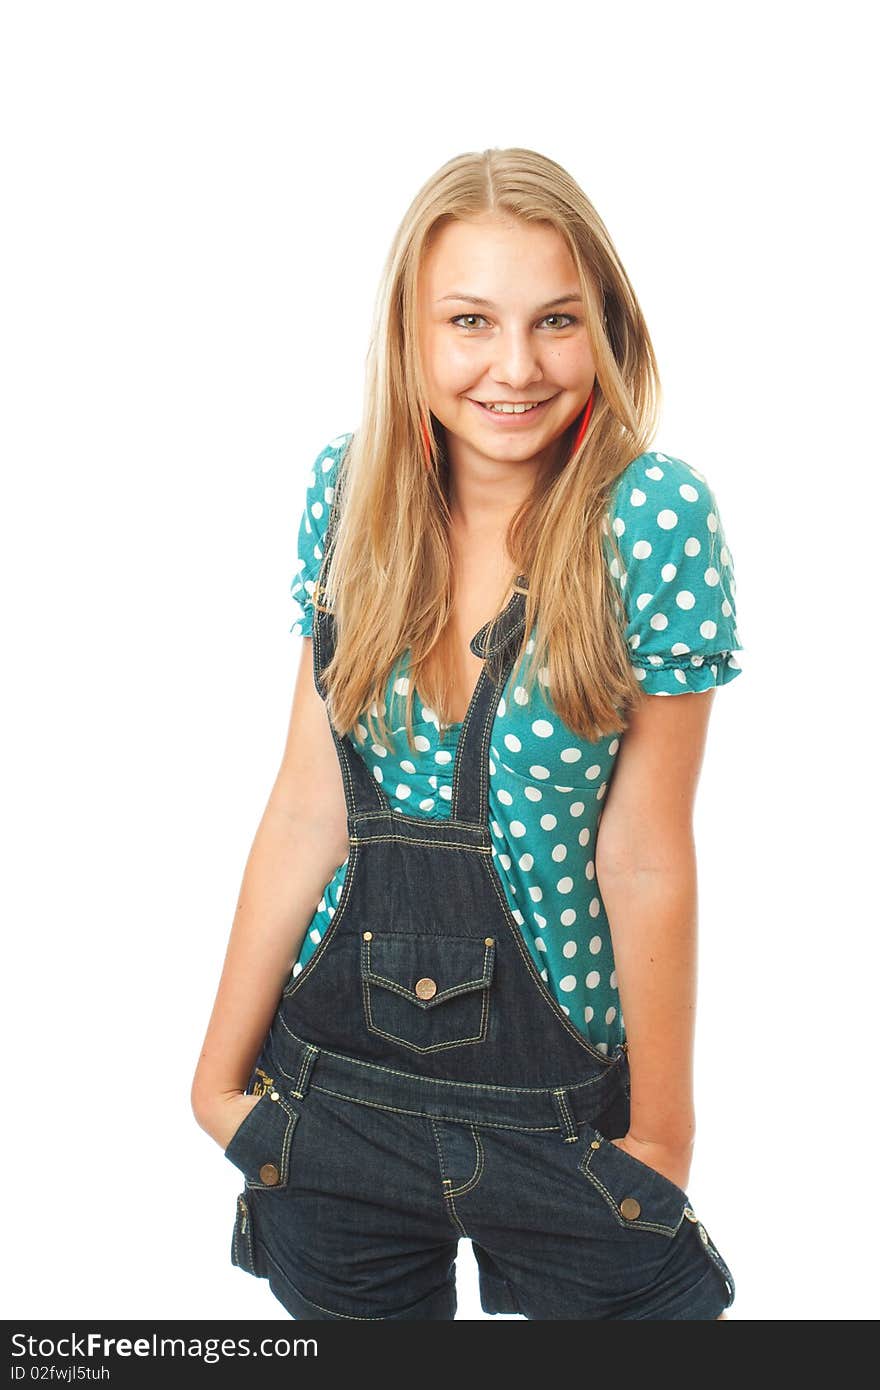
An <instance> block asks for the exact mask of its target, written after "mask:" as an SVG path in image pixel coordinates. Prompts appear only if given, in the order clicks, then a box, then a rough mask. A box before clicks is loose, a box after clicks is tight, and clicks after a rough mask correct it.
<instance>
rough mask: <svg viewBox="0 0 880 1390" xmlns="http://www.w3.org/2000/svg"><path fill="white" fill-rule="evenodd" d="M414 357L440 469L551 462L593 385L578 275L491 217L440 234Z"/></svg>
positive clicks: (562, 251)
mask: <svg viewBox="0 0 880 1390" xmlns="http://www.w3.org/2000/svg"><path fill="white" fill-rule="evenodd" d="M419 347H420V352H421V357H422V364H423V369H424V373H425V380H426V388H427V393H428V405H429V407H430V409H431V411H432V412H433V413H434V415H436V417H437V419H438V420H439V421H440V422H441V424H442V425H443V426H444V428H445V430H446V444H447V453H448V455H449V458H450V461H451V462H453V463H455V462H457V461H462V460H465V459H470V460H471V461H476V460H477V458H481V459H483V460H485V459H492V460H494V461H495V462H506V463H525V462H532V463H538V462H540V461H542V460H549V459H551V458H552V457H553V455H554V453H555V451H556V449H557V447H558V441H559V439H560V436H561V435H562V434H563V433H564V432H565V430H566V429H567V428H568V427H569V425H571V424H572V423H573V422H574V421H575V420H576V419H577V417H578V416H579V414H580V412H581V411H582V410H583V408H584V406H585V405H586V402H587V398H588V397H589V394H590V391H591V390H592V389H593V384H594V382H595V379H596V367H595V362H594V359H593V352H592V347H591V344H590V339H589V335H588V333H587V328H586V322H585V318H584V307H583V304H582V302H581V297H580V286H579V284H578V276H577V271H576V268H575V264H574V261H573V260H572V257H571V254H570V252H569V250H568V247H567V246H566V244H565V242H564V241H563V239H562V237H561V236H560V234H559V233H558V232H557V231H556V230H555V228H552V227H547V226H540V225H536V224H529V223H525V222H520V221H518V220H513V219H507V218H499V217H496V216H490V215H486V216H484V217H481V218H479V219H478V220H475V221H473V222H461V221H455V222H449V223H447V224H446V225H445V226H443V227H442V228H441V229H440V231H439V232H438V233H437V234H436V237H435V239H434V241H433V243H432V245H431V246H430V249H429V250H428V251H427V252H426V254H425V256H424V258H423V261H422V265H421V268H420V274H419ZM487 403H490V404H501V405H504V404H506V405H508V406H510V405H511V404H514V403H516V404H519V403H529V404H531V405H533V406H535V408H533V409H530V410H526V411H525V412H524V413H519V412H517V413H513V414H510V413H501V412H498V411H492V410H490V409H488V408H487Z"/></svg>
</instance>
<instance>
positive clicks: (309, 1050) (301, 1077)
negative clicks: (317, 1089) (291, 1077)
mask: <svg viewBox="0 0 880 1390" xmlns="http://www.w3.org/2000/svg"><path fill="white" fill-rule="evenodd" d="M318 1051H319V1049H318V1048H317V1047H315V1045H314V1043H306V1045H305V1051H304V1052H303V1055H302V1061H301V1063H300V1068H299V1072H298V1074H297V1078H296V1085H295V1086H291V1088H290V1094H291V1095H292V1096H296V1098H297V1100H303V1099H304V1098H305V1095H306V1093H307V1091H308V1089H309V1083H310V1082H311V1078H312V1067H313V1066H314V1065H315V1062H316V1061H317V1060H318Z"/></svg>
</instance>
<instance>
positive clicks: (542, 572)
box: [314, 148, 660, 749]
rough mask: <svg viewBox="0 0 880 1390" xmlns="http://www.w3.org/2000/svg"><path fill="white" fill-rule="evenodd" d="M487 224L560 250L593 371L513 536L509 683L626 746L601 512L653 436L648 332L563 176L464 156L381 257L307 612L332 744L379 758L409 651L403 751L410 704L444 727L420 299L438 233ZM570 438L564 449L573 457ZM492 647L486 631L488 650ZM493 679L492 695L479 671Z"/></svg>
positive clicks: (617, 613)
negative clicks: (326, 629)
mask: <svg viewBox="0 0 880 1390" xmlns="http://www.w3.org/2000/svg"><path fill="white" fill-rule="evenodd" d="M486 214H491V215H495V216H502V217H506V218H519V219H521V220H522V221H524V222H529V223H538V224H543V225H547V226H550V227H554V228H556V230H557V231H558V232H559V234H560V235H561V236H562V238H563V239H564V241H565V243H566V245H567V247H568V249H569V251H570V253H571V256H572V259H573V260H574V264H575V267H576V270H577V274H578V278H579V281H580V286H581V294H582V296H583V306H584V314H585V322H586V326H587V330H588V332H589V336H590V341H591V344H592V349H593V358H594V361H595V364H596V385H595V388H594V389H595V405H594V409H593V414H592V418H591V420H590V425H589V428H588V430H587V433H586V436H585V438H584V440H583V442H582V444H581V446H580V447H579V449H578V451H577V454H576V455H575V456H574V457H571V458H569V457H568V453H567V452H565V451H564V452H563V453H562V455H561V457H562V460H563V462H562V464H561V465H560V466H558V467H557V468H556V469H555V470H554V471H552V472H551V473H549V474H547V475H546V476H544V477H543V478H542V479H541V481H540V483H539V484H537V485H536V487H535V488H534V489H533V492H532V494H531V496H530V497H529V498H528V499H527V500H526V502H525V503H523V505H522V506H521V507H520V508H519V509H518V511H517V513H516V515H515V516H514V517H513V519H512V520H511V523H510V526H509V528H508V536H507V548H508V551H509V553H510V555H511V556H512V557H513V558H514V560H515V562H516V568H515V571H514V573H515V574H524V575H527V576H528V580H529V587H528V593H527V597H526V600H525V603H526V607H525V630H524V632H523V636H522V641H521V643H520V646H519V650H518V653H517V656H516V659H515V666H514V670H515V672H516V673H518V675H519V680H520V683H521V684H524V685H525V688H526V690H527V691H528V692H531V690H532V689H533V687H534V683H535V680H536V679H537V673H538V671H539V670H540V669H541V668H542V667H546V673H545V675H544V676H542V680H543V681H544V683H545V684H546V685H547V686H548V688H549V691H552V704H553V707H554V709H555V711H556V712H557V714H558V716H559V717H560V718H561V719H562V720H563V721H564V723H565V724H566V725H567V726H568V727H569V728H570V729H571V730H572V731H573V732H574V733H576V734H578V735H580V736H581V737H583V738H587V739H590V740H593V741H595V740H597V739H599V738H601V737H604V736H605V735H608V734H611V733H619V732H621V731H622V730H623V729H624V728H625V727H626V721H627V717H628V715H629V712H630V710H631V709H632V708H633V706H634V705H635V704H636V703H637V702H638V700H639V699H640V695H641V692H640V683H639V681H638V680H637V678H636V676H635V674H634V672H633V670H632V667H631V665H630V660H629V657H630V652H629V649H628V647H627V644H626V640H625V628H626V616H625V612H624V608H623V604H622V601H621V595H620V593H619V592H618V590H617V588H616V586H615V583H614V580H613V578H612V577H611V575H610V574H609V569H608V559H607V556H606V554H605V553H604V546H606V545H607V546H608V547H610V549H611V551H612V552H613V554H614V556H615V557H616V566H612V567H613V568H614V569H615V572H617V573H621V574H622V573H625V568H626V567H625V565H624V563H623V559H622V556H621V554H620V551H619V547H618V545H617V541H616V537H615V536H614V534H613V528H610V527H609V525H608V521H607V510H608V507H609V503H610V498H611V493H612V492H613V488H614V484H615V482H616V480H617V479H618V477H619V476H620V474H621V473H622V472H623V470H624V469H625V468H626V466H627V465H628V464H629V463H630V462H631V461H632V460H633V459H634V458H636V457H638V455H639V454H641V453H643V452H645V451H646V450H647V448H648V445H649V443H650V440H651V439H652V438H653V436H654V433H655V430H656V426H657V416H658V411H659V400H660V384H659V377H658V372H657V364H656V359H655V356H654V350H653V347H652V344H651V340H650V337H649V334H648V329H647V325H646V323H645V320H644V317H643V315H642V311H641V309H640V307H639V304H638V302H637V300H636V296H635V293H634V291H633V288H632V285H631V284H630V282H629V279H628V278H627V275H626V272H625V270H624V268H623V266H622V265H621V263H620V260H619V258H618V256H617V253H616V251H615V249H614V246H613V245H612V242H611V238H610V236H609V234H608V231H607V230H606V228H605V225H604V223H603V222H602V220H601V218H600V217H599V214H598V213H597V212H596V210H595V208H594V207H593V205H592V204H591V203H590V201H589V199H588V198H587V197H586V195H585V194H584V193H583V192H582V190H581V189H580V188H579V187H578V185H577V183H575V181H574V179H573V178H572V177H571V175H570V174H568V173H567V172H566V171H565V169H563V168H562V167H561V166H560V165H559V164H556V163H555V162H554V161H553V160H552V159H548V158H547V157H546V156H544V155H540V154H537V153H536V152H535V151H534V150H528V149H518V148H514V149H503V150H502V149H489V150H484V151H483V152H481V153H469V154H462V155H458V156H457V157H456V158H454V159H451V160H450V161H449V162H448V163H446V164H444V165H443V166H442V168H440V169H438V170H437V172H436V173H435V174H434V175H433V176H432V177H431V178H429V179H428V181H427V182H426V183H425V184H424V185H423V187H422V188H421V189H420V190H419V192H418V193H417V194H416V196H415V198H414V199H413V201H412V203H411V205H410V207H409V208H408V210H407V212H406V214H405V216H404V218H403V220H402V222H401V224H400V226H399V228H398V230H397V233H396V235H395V237H394V240H393V242H392V245H391V248H390V251H389V253H388V257H387V260H386V263H385V266H384V269H383V273H382V277H381V281H380V285H379V290H378V294H377V298H376V305H375V312H374V319H373V327H372V333H371V337H370V343H369V348H368V352H367V359H366V375H365V389H364V401H363V418H362V420H361V423H360V426H359V428H358V429H357V430H356V431H355V432H354V435H353V437H352V439H351V440H350V442H349V446H348V448H347V450H346V453H345V457H344V458H343V460H342V462H341V464H340V468H339V474H338V478H337V484H336V496H335V504H336V507H338V509H339V511H338V525H336V527H335V530H334V533H333V538H332V543H331V544H330V546H329V547H328V548H327V550H326V551H325V555H324V560H323V564H322V568H321V573H320V575H319V577H318V585H317V587H316V590H315V594H314V601H315V603H316V604H317V606H318V607H319V608H326V609H329V610H332V612H333V614H334V617H335V621H336V629H337V643H336V650H335V653H334V655H333V658H332V660H331V661H330V662H329V664H328V665H327V667H326V669H325V670H324V672H323V676H322V679H323V682H324V684H325V687H326V692H327V708H328V714H329V716H330V718H331V720H332V722H333V726H334V728H335V729H336V730H337V732H338V733H339V734H340V735H342V734H344V733H349V732H350V731H351V730H352V729H353V728H354V726H355V724H357V723H358V722H362V721H364V720H365V721H366V723H367V726H368V729H369V733H370V737H371V740H372V741H381V742H382V743H384V744H385V746H386V747H390V743H389V741H388V738H387V731H388V725H387V723H386V719H385V715H384V713H383V710H384V705H385V695H386V689H387V685H388V681H389V678H390V676H391V673H392V670H393V669H395V668H396V667H397V665H398V662H399V660H400V658H401V656H402V654H403V653H404V652H406V651H407V650H408V651H409V676H410V680H409V687H408V691H407V696H406V708H405V726H406V731H407V739H408V743H409V747H410V749H413V747H414V743H413V730H412V701H413V694H414V691H415V690H417V691H418V694H419V698H420V700H421V701H422V703H424V704H426V705H428V706H429V707H430V708H431V709H432V710H433V711H435V713H436V714H437V715H438V717H439V719H440V721H441V723H447V722H452V721H451V720H447V719H446V711H447V708H448V702H449V684H448V677H447V674H446V673H447V670H448V668H447V665H446V663H445V662H443V661H442V660H439V661H438V660H437V659H436V658H437V656H438V655H439V654H440V653H442V650H443V643H444V640H445V633H446V632H447V628H448V624H449V618H450V613H451V604H452V599H451V595H452V585H451V569H452V560H451V553H450V547H449V539H448V537H449V522H450V516H449V507H448V486H447V484H448V467H447V464H446V460H445V458H444V453H443V448H442V445H441V444H440V443H438V440H437V437H436V435H435V434H434V431H433V428H432V427H431V426H432V425H433V421H432V422H431V426H429V437H430V448H431V463H432V466H431V467H430V468H426V466H425V458H426V454H425V445H424V439H423V437H422V421H423V420H424V421H426V422H427V421H428V420H429V418H430V415H429V410H428V406H427V401H426V396H425V392H424V385H423V376H422V370H421V363H420V360H419V351H418V342H419V336H418V289H417V286H418V278H419V269H420V266H421V263H422V258H423V256H424V254H425V252H426V250H427V249H428V247H429V246H430V244H431V239H432V237H433V236H435V235H436V233H437V231H438V230H439V228H440V227H441V226H443V225H444V224H445V223H446V222H448V221H449V220H451V219H458V220H470V219H474V218H478V217H482V216H485V215H486ZM577 423H578V422H575V425H573V426H570V427H569V431H567V432H566V433H567V435H568V436H569V437H568V438H567V439H566V440H564V441H562V443H563V444H564V445H566V446H567V447H568V449H569V450H570V446H571V444H572V442H573V438H574V433H575V429H576V425H577ZM566 460H567V461H566ZM617 567H619V569H618V568H617ZM501 611H502V610H501V609H499V610H498V612H496V614H495V615H494V617H493V619H492V624H493V627H494V623H495V620H496V619H497V617H498V616H499V614H500V612H501ZM536 622H537V628H536V631H535V633H534V637H535V641H534V647H533V650H532V652H531V653H530V655H529V660H528V663H527V665H526V667H525V668H523V662H524V659H525V657H526V645H527V643H528V641H529V638H530V636H531V635H532V628H533V626H534V625H535V623H536ZM492 635H493V633H492V629H490V631H489V634H488V642H489V643H491V640H492ZM487 660H488V661H489V662H490V663H491V662H492V657H488V658H487ZM521 668H523V669H524V671H525V674H524V675H523V674H522V671H521ZM490 674H492V675H493V679H494V678H495V673H494V672H492V671H491V667H490ZM386 713H387V711H386Z"/></svg>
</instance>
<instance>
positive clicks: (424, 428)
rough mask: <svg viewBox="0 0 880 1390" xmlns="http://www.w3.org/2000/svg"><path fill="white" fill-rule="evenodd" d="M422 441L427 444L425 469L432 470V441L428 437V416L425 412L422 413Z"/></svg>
mask: <svg viewBox="0 0 880 1390" xmlns="http://www.w3.org/2000/svg"><path fill="white" fill-rule="evenodd" d="M422 439H423V440H424V442H425V467H426V468H427V469H430V467H431V441H430V439H429V437H428V425H427V417H426V415H425V412H424V410H423V411H422Z"/></svg>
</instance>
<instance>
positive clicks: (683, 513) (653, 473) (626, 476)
mask: <svg viewBox="0 0 880 1390" xmlns="http://www.w3.org/2000/svg"><path fill="white" fill-rule="evenodd" d="M612 505H613V509H614V510H615V511H616V514H617V515H618V516H619V517H620V518H621V519H622V520H623V521H624V522H626V520H627V519H629V520H630V521H631V522H632V523H633V524H634V525H636V526H638V525H641V526H643V527H650V528H652V529H656V530H659V531H671V530H673V529H674V528H675V527H676V526H677V525H678V523H679V522H683V523H685V524H687V522H688V521H693V520H696V519H697V518H699V519H700V520H701V521H702V522H704V523H705V524H707V525H708V526H709V527H710V529H711V525H712V520H713V519H717V517H715V516H712V517H710V514H714V513H715V507H716V499H715V494H714V492H713V490H712V487H711V485H710V483H709V480H708V479H707V477H706V475H705V474H704V473H701V472H700V471H699V470H698V469H696V468H694V467H693V465H692V464H690V463H686V462H685V460H684V459H680V458H675V457H674V456H673V455H672V454H664V453H660V452H658V451H655V450H652V451H651V452H649V453H644V454H639V455H638V457H637V458H634V459H633V460H632V462H631V463H628V464H627V466H626V468H624V470H623V472H622V473H621V474H620V476H619V477H618V479H617V482H616V483H615V485H614V488H613V490H612ZM615 534H618V535H620V534H623V532H621V530H620V528H617V527H616V528H615Z"/></svg>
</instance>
